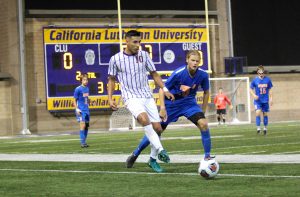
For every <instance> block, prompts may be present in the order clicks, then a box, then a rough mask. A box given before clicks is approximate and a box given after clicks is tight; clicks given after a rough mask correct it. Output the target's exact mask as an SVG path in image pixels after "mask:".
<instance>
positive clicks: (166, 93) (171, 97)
mask: <svg viewBox="0 0 300 197" xmlns="http://www.w3.org/2000/svg"><path fill="white" fill-rule="evenodd" d="M164 93H165V96H166V97H167V98H168V99H170V100H171V101H174V100H175V97H174V95H173V94H172V93H170V92H169V91H167V92H164Z"/></svg>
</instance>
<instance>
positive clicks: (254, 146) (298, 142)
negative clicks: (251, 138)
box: [214, 142, 300, 149]
mask: <svg viewBox="0 0 300 197" xmlns="http://www.w3.org/2000/svg"><path fill="white" fill-rule="evenodd" d="M288 144H290V145H292V144H300V142H290V143H276V144H260V145H247V146H230V147H224V148H214V149H232V148H233V149H234V148H248V147H259V146H278V145H288Z"/></svg>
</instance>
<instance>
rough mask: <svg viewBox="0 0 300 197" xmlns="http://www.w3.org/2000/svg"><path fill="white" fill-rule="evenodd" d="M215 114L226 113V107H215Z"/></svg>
mask: <svg viewBox="0 0 300 197" xmlns="http://www.w3.org/2000/svg"><path fill="white" fill-rule="evenodd" d="M217 114H219V115H220V114H226V109H217Z"/></svg>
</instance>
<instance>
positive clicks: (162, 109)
mask: <svg viewBox="0 0 300 197" xmlns="http://www.w3.org/2000/svg"><path fill="white" fill-rule="evenodd" d="M158 96H159V102H160V110H159V117H160V118H161V120H162V121H164V122H165V121H167V118H168V116H167V111H166V106H165V93H164V91H163V89H161V88H159V93H158Z"/></svg>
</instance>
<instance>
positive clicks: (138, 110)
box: [126, 98, 169, 161]
mask: <svg viewBox="0 0 300 197" xmlns="http://www.w3.org/2000/svg"><path fill="white" fill-rule="evenodd" d="M149 100H150V101H149ZM151 101H152V102H151ZM126 106H127V108H128V109H129V111H130V112H131V113H132V114H133V116H134V117H136V118H137V120H138V122H139V123H140V124H141V125H142V126H143V127H144V130H145V135H146V136H147V138H148V139H149V141H150V143H151V144H152V145H153V147H154V148H155V149H156V150H158V153H159V154H162V155H163V156H165V157H166V159H167V160H166V161H168V160H169V156H168V155H167V153H166V151H165V150H164V149H163V146H162V144H161V142H160V139H159V137H158V135H157V133H156V132H155V131H154V129H153V126H152V124H151V122H160V118H159V114H158V111H157V107H156V104H155V102H154V99H153V98H151V99H129V100H127V101H126ZM149 109H151V110H152V111H151V112H150V113H149ZM148 114H149V116H150V118H151V120H150V118H149V116H148ZM153 119H154V121H153Z"/></svg>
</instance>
